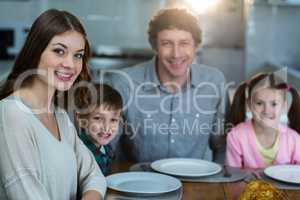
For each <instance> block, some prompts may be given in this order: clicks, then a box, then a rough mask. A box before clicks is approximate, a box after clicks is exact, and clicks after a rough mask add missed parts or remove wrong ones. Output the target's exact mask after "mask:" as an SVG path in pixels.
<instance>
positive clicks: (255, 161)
mask: <svg viewBox="0 0 300 200" xmlns="http://www.w3.org/2000/svg"><path fill="white" fill-rule="evenodd" d="M288 94H291V96H292V102H291V105H290V109H289V112H288V119H289V122H288V126H287V125H285V124H283V123H281V122H280V118H281V116H282V115H283V114H284V111H285V109H286V107H287V95H288ZM246 104H247V105H248V108H249V110H250V111H251V113H252V116H253V117H252V119H249V120H246ZM299 119H300V98H299V94H298V92H297V91H296V90H295V89H294V88H293V87H292V86H290V85H288V84H287V83H285V82H283V81H282V80H281V79H280V78H279V77H278V76H276V75H275V74H274V73H272V74H267V73H262V74H258V75H256V76H254V77H253V78H252V79H251V80H250V81H249V82H248V83H247V82H244V83H242V84H241V85H240V86H239V87H238V89H237V91H236V93H235V96H234V100H233V103H232V106H231V110H230V115H229V123H230V124H231V125H232V126H234V127H233V128H232V129H231V131H230V132H229V133H228V135H227V147H226V164H227V165H229V166H232V167H240V168H265V167H267V166H269V165H272V164H300V136H299V134H298V133H299V132H300V125H299ZM297 132H298V133H297Z"/></svg>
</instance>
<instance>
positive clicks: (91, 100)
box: [74, 83, 123, 117]
mask: <svg viewBox="0 0 300 200" xmlns="http://www.w3.org/2000/svg"><path fill="white" fill-rule="evenodd" d="M86 89H87V92H85V95H84V96H80V95H79V94H77V95H76V93H75V97H76V96H79V97H78V98H75V99H74V101H75V105H76V108H77V112H78V113H79V114H80V115H81V116H82V117H84V116H86V115H89V114H90V113H91V112H92V111H93V110H94V109H95V108H96V107H98V106H101V105H104V107H105V108H106V109H109V110H122V107H123V101H122V97H121V95H120V93H119V92H118V91H117V90H115V89H114V88H112V87H111V86H109V85H107V84H99V83H94V84H92V86H91V87H89V88H86Z"/></svg>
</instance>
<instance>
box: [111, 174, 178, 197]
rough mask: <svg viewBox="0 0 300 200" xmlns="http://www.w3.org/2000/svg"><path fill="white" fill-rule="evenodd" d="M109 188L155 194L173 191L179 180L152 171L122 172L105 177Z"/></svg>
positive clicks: (132, 192)
mask: <svg viewBox="0 0 300 200" xmlns="http://www.w3.org/2000/svg"><path fill="white" fill-rule="evenodd" d="M106 181H107V186H108V187H109V188H111V189H114V190H117V191H120V192H126V193H131V194H142V195H156V194H162V193H167V192H171V191H175V190H177V189H179V188H180V187H181V185H182V184H181V182H180V181H179V180H178V179H176V178H174V177H171V176H167V175H163V174H158V173H153V172H124V173H117V174H112V175H110V176H107V177H106Z"/></svg>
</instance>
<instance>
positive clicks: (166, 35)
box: [156, 28, 197, 80]
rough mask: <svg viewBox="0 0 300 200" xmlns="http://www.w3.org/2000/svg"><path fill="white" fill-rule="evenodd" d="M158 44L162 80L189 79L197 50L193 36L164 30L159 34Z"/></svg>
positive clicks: (187, 33) (159, 68)
mask: <svg viewBox="0 0 300 200" xmlns="http://www.w3.org/2000/svg"><path fill="white" fill-rule="evenodd" d="M156 42H157V46H156V53H157V56H158V63H157V64H158V65H157V67H158V72H159V76H160V78H161V79H168V80H177V79H182V78H183V79H185V78H187V77H188V72H189V67H190V65H191V64H192V62H193V58H194V55H195V52H196V49H197V48H196V44H195V41H194V39H193V36H192V34H191V33H190V32H188V31H185V30H179V29H175V28H174V29H164V30H162V31H160V32H159V33H158V34H157V41H156Z"/></svg>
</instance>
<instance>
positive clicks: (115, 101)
mask: <svg viewBox="0 0 300 200" xmlns="http://www.w3.org/2000/svg"><path fill="white" fill-rule="evenodd" d="M90 88H91V90H89V92H87V94H86V95H84V96H82V97H81V98H77V99H75V104H76V107H77V108H78V109H79V110H78V111H77V112H76V119H77V122H78V126H79V127H80V134H79V136H80V138H81V140H82V141H83V142H84V144H85V145H86V146H87V147H88V148H89V150H90V151H91V152H92V153H93V154H94V157H95V159H96V161H97V163H98V165H99V167H100V168H101V170H102V172H103V174H104V175H107V174H108V173H109V172H110V167H111V163H112V160H113V157H114V153H113V150H112V147H111V145H110V144H109V143H110V142H111V141H112V139H113V138H114V137H115V136H116V134H117V131H118V127H119V122H120V118H121V110H122V104H123V103H122V97H121V95H120V94H119V92H118V91H116V90H115V89H113V88H112V87H110V86H109V85H106V84H94V85H92V86H91V87H90ZM78 96H79V95H78Z"/></svg>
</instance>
